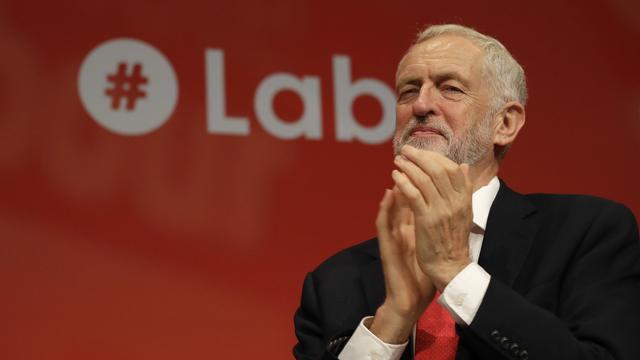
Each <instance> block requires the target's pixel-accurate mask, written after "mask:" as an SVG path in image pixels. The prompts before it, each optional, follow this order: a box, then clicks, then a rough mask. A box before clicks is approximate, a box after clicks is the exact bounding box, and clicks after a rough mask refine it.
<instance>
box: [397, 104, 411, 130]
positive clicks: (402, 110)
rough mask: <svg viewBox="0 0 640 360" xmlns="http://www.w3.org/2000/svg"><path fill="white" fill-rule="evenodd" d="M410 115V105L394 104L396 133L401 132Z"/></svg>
mask: <svg viewBox="0 0 640 360" xmlns="http://www.w3.org/2000/svg"><path fill="white" fill-rule="evenodd" d="M411 116H413V113H412V112H411V107H410V106H407V105H405V104H402V105H396V134H399V133H402V130H404V127H405V126H406V125H407V123H408V122H409V120H410V119H411Z"/></svg>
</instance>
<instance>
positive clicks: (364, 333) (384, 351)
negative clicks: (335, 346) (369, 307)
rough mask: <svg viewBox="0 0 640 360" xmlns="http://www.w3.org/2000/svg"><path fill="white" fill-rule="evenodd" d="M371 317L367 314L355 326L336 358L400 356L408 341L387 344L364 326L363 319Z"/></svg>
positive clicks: (392, 359)
mask: <svg viewBox="0 0 640 360" xmlns="http://www.w3.org/2000/svg"><path fill="white" fill-rule="evenodd" d="M368 319H373V316H367V317H365V318H364V319H362V321H360V325H358V327H357V328H356V331H354V333H353V335H351V338H350V339H349V341H348V342H347V344H346V345H345V346H344V348H343V349H342V351H341V352H340V355H338V359H340V360H361V359H380V360H398V359H400V357H401V356H402V353H403V352H404V349H405V348H406V347H407V344H408V343H409V341H408V340H407V341H406V342H405V343H404V344H399V345H397V344H387V343H385V342H383V341H382V340H380V339H378V338H377V337H376V336H375V335H374V334H373V333H372V332H371V331H369V329H368V328H367V327H366V326H365V324H364V323H365V321H366V320H368Z"/></svg>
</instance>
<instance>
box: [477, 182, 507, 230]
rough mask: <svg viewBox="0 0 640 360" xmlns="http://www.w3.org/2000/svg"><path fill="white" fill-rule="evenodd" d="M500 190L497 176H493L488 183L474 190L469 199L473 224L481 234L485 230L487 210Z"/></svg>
mask: <svg viewBox="0 0 640 360" xmlns="http://www.w3.org/2000/svg"><path fill="white" fill-rule="evenodd" d="M499 189H500V181H499V180H498V177H497V176H494V177H493V179H491V181H489V183H488V184H487V185H485V186H483V187H481V188H480V189H478V190H476V191H475V192H474V193H473V195H472V198H471V207H472V209H473V224H474V225H475V226H476V227H478V228H480V230H481V232H482V233H484V230H485V229H486V228H487V218H488V217H489V210H491V205H492V204H493V200H495V198H496V195H498V190H499Z"/></svg>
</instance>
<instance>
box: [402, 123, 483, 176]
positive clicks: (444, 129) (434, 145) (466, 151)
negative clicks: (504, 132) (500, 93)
mask: <svg viewBox="0 0 640 360" xmlns="http://www.w3.org/2000/svg"><path fill="white" fill-rule="evenodd" d="M492 118H493V112H491V111H489V112H488V113H487V114H486V116H484V117H483V118H482V119H480V120H479V121H475V122H474V123H473V124H472V126H471V127H470V128H468V129H466V130H465V131H464V133H462V134H460V135H458V136H456V135H455V134H454V132H453V130H452V129H451V127H450V126H449V125H448V124H447V123H446V122H445V121H443V120H433V119H427V120H426V121H420V120H417V119H416V118H415V117H414V118H412V119H411V120H409V122H408V123H407V124H406V125H405V127H404V130H403V131H402V133H396V135H394V137H393V149H394V153H395V155H398V154H400V148H402V146H404V145H409V146H413V147H415V148H416V149H421V150H430V151H435V152H438V153H440V154H442V155H444V156H446V157H448V158H449V159H451V160H452V161H454V162H455V163H457V164H469V165H473V164H475V163H476V162H478V161H479V160H480V159H481V158H482V157H483V156H484V155H485V154H486V153H487V151H493V141H492V138H491V126H490V125H491V119H492ZM419 125H427V126H429V127H431V128H433V129H435V130H437V131H439V132H440V134H442V136H428V137H419V136H412V135H411V133H412V132H413V130H414V129H415V128H416V127H417V126H419Z"/></svg>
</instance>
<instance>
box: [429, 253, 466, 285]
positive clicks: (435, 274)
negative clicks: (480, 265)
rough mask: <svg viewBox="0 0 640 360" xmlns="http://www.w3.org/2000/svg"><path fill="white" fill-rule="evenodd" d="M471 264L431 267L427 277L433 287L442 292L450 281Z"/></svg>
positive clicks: (461, 262)
mask: <svg viewBox="0 0 640 360" xmlns="http://www.w3.org/2000/svg"><path fill="white" fill-rule="evenodd" d="M470 263H471V260H468V259H467V260H465V261H458V262H450V263H444V264H439V265H437V266H433V267H431V268H430V269H429V277H430V278H431V281H433V285H434V286H435V287H436V289H437V290H438V291H439V292H443V291H444V289H445V288H446V287H447V285H449V283H450V282H451V280H453V278H455V277H456V276H457V275H458V274H459V273H460V272H461V271H462V270H464V268H466V267H467V265H469V264H470Z"/></svg>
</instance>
